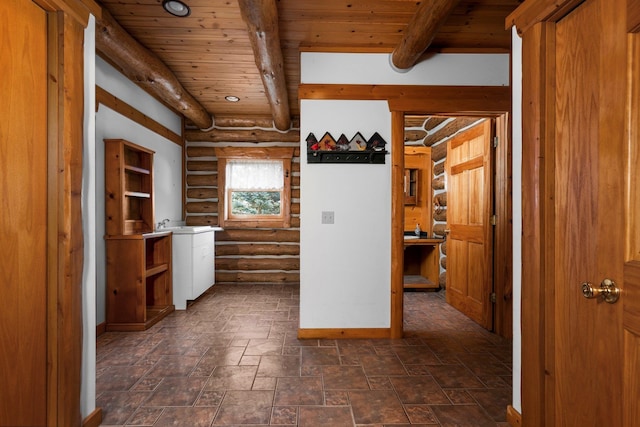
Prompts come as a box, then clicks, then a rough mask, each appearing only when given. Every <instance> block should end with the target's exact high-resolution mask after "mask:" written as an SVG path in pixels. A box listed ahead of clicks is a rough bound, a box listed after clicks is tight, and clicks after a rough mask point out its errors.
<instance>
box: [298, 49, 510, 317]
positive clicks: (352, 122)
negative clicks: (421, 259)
mask: <svg viewBox="0 0 640 427" xmlns="http://www.w3.org/2000/svg"><path fill="white" fill-rule="evenodd" d="M300 62H301V81H302V82H303V83H327V84H407V85H476V86H501V85H508V84H509V55H506V54H491V55H476V54H473V55H469V54H467V55H459V54H439V55H434V56H433V57H432V58H430V59H429V60H428V61H425V62H423V63H420V64H418V65H416V66H415V67H413V68H412V69H411V70H409V71H407V72H403V73H398V72H396V71H394V70H393V68H392V67H391V65H390V61H389V55H388V54H345V53H317V52H304V53H302V54H301V61H300ZM300 111H301V113H300V136H301V139H302V141H303V142H302V147H303V150H302V155H301V167H300V170H301V172H300V176H301V183H300V206H301V213H300V218H301V224H300V327H301V328H303V329H316V328H388V327H389V326H390V313H391V312H390V304H391V302H390V301H391V300H390V298H391V185H390V183H391V171H390V164H389V158H387V163H386V164H385V165H361V164H360V165H358V164H340V165H335V164H307V163H306V150H305V149H304V147H306V143H305V142H304V141H305V140H306V138H307V135H308V134H309V133H310V132H313V133H314V134H315V135H316V137H317V138H321V137H322V136H323V135H324V132H327V131H328V132H330V133H331V135H332V136H333V137H334V138H338V137H339V136H340V134H342V133H344V134H345V135H346V136H347V138H349V139H351V138H352V137H353V136H354V134H355V133H356V132H360V133H362V135H363V136H364V137H365V138H370V137H371V135H372V134H373V133H374V132H378V133H379V134H380V135H381V136H382V137H383V138H385V140H386V141H387V143H388V144H389V145H390V143H391V114H390V113H389V110H388V106H387V103H386V101H357V100H352V101H338V100H301V102H300ZM389 148H390V147H389ZM322 211H334V212H335V224H333V225H327V224H321V221H320V220H321V214H322Z"/></svg>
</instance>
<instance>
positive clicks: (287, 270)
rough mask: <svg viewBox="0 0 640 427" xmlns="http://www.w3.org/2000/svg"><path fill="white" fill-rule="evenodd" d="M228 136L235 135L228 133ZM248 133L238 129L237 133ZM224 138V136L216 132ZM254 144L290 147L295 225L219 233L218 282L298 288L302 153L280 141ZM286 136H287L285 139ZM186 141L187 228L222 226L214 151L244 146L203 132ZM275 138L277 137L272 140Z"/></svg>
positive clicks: (196, 133)
mask: <svg viewBox="0 0 640 427" xmlns="http://www.w3.org/2000/svg"><path fill="white" fill-rule="evenodd" d="M224 132H226V133H229V132H231V133H233V131H232V130H229V129H225V130H224ZM242 132H246V129H238V133H242ZM218 133H220V132H218ZM264 134H265V135H270V136H268V137H267V138H265V139H270V140H271V141H269V142H258V143H255V141H247V142H251V147H259V146H261V145H264V146H265V147H266V146H268V147H292V146H295V147H296V149H295V152H294V156H293V161H292V168H291V169H292V174H293V175H292V180H291V226H290V227H289V228H228V227H225V229H224V230H223V231H220V232H217V233H216V283H297V282H299V281H300V148H299V144H296V143H291V142H287V141H286V140H287V139H290V138H287V137H285V136H283V138H282V140H280V141H278V140H277V135H278V134H277V133H276V132H264ZM283 135H284V134H283ZM187 136H188V137H189V138H190V139H191V140H188V141H187V142H186V147H187V149H186V168H185V169H186V187H187V189H186V203H185V217H186V223H187V225H214V226H217V225H218V224H219V223H218V203H219V202H220V201H219V200H218V159H217V158H216V155H215V148H216V147H223V146H224V147H228V146H239V145H240V146H241V145H242V144H243V143H237V142H229V141H227V142H225V141H219V140H217V141H215V142H214V138H211V137H210V135H209V134H207V133H205V132H202V133H200V132H188V133H187ZM274 136H275V137H274Z"/></svg>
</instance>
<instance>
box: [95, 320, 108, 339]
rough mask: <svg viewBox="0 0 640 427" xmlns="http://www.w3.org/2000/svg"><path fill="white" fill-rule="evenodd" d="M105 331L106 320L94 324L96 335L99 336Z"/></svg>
mask: <svg viewBox="0 0 640 427" xmlns="http://www.w3.org/2000/svg"><path fill="white" fill-rule="evenodd" d="M105 332H107V322H102V323H98V324H97V325H96V337H99V336H100V335H102V334H104V333H105Z"/></svg>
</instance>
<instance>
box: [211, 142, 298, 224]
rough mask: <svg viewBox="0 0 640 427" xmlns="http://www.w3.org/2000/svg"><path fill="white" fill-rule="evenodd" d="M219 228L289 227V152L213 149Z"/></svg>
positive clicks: (232, 148)
mask: <svg viewBox="0 0 640 427" xmlns="http://www.w3.org/2000/svg"><path fill="white" fill-rule="evenodd" d="M216 156H217V157H218V222H219V224H220V225H221V226H223V227H224V226H227V227H228V226H238V227H289V224H290V194H291V185H290V181H291V173H290V170H291V159H292V157H293V148H281V147H277V148H275V147H270V148H259V149H258V148H239V147H238V148H236V147H220V148H216Z"/></svg>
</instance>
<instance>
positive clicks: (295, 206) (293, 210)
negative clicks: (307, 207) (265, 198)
mask: <svg viewBox="0 0 640 427" xmlns="http://www.w3.org/2000/svg"><path fill="white" fill-rule="evenodd" d="M290 209H291V213H292V214H300V203H291V207H290Z"/></svg>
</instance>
